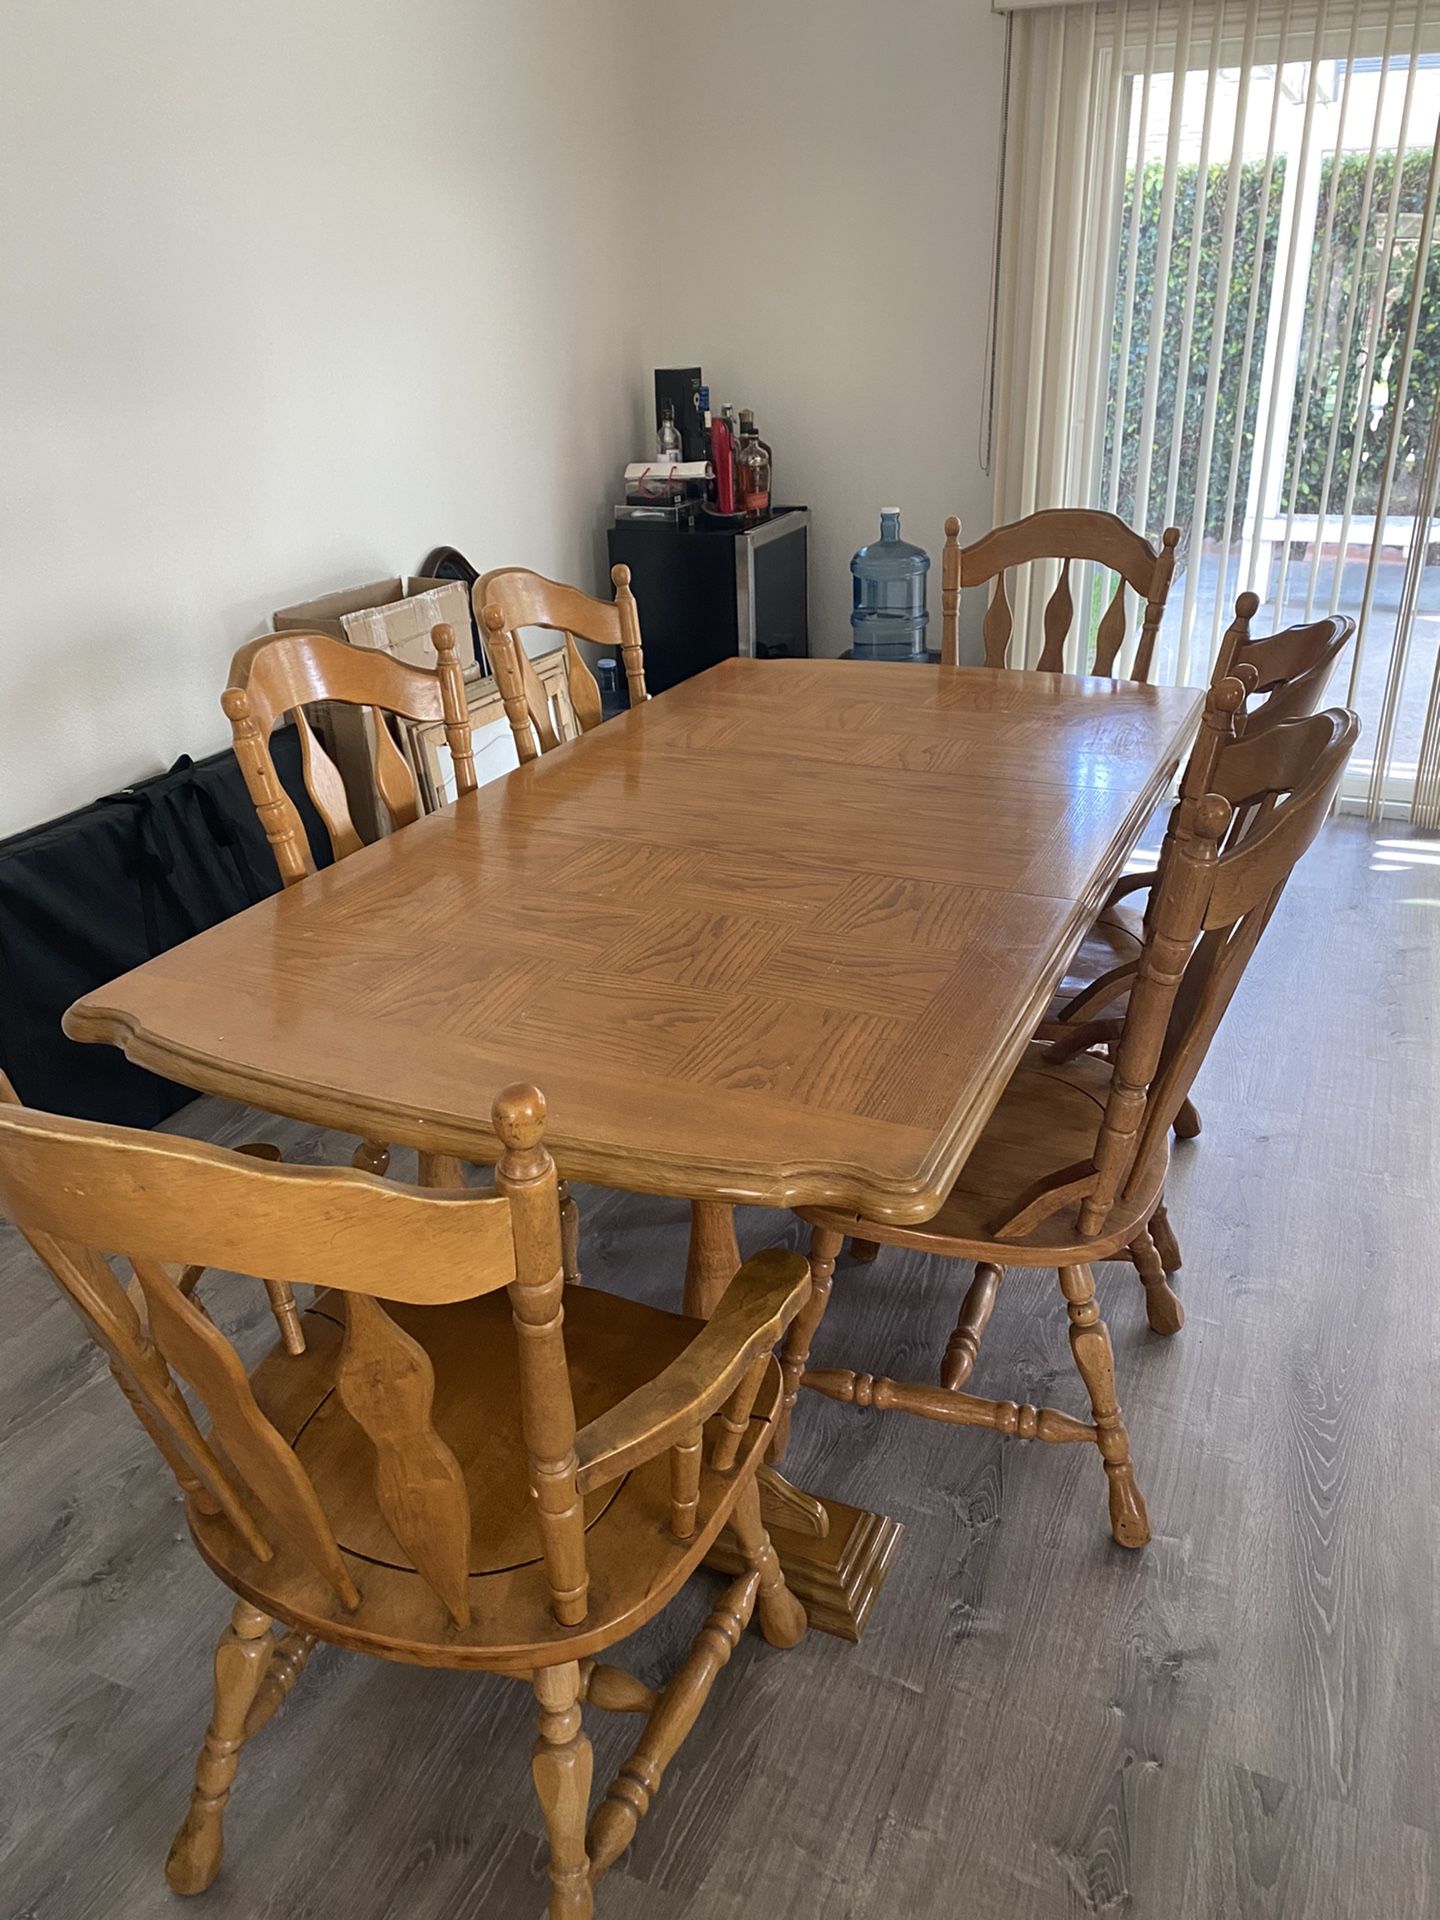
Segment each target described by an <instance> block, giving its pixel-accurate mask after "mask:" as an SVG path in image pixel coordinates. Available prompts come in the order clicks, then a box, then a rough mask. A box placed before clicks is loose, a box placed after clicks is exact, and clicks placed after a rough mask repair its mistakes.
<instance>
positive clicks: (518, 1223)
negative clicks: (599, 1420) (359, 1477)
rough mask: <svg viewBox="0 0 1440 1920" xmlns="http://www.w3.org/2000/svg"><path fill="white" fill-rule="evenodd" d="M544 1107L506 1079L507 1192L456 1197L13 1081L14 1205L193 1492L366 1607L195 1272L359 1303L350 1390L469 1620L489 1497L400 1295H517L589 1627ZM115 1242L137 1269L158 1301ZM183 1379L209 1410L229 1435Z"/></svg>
mask: <svg viewBox="0 0 1440 1920" xmlns="http://www.w3.org/2000/svg"><path fill="white" fill-rule="evenodd" d="M544 1113H545V1106H544V1101H543V1100H542V1098H541V1096H540V1095H539V1093H538V1092H537V1091H536V1090H535V1089H534V1088H533V1087H523V1086H516V1087H510V1088H507V1089H506V1091H505V1092H503V1093H502V1094H501V1095H500V1096H499V1098H498V1099H497V1101H496V1102H495V1109H494V1124H495V1127H496V1130H497V1132H498V1134H499V1137H500V1139H501V1141H502V1142H503V1145H504V1149H505V1151H504V1155H503V1157H502V1158H501V1160H500V1162H499V1166H498V1168H497V1172H496V1187H497V1189H498V1191H497V1192H494V1193H490V1192H457V1193H436V1192H431V1191H428V1190H423V1189H421V1188H418V1187H408V1186H402V1185H401V1184H399V1183H398V1182H395V1181H391V1180H378V1179H376V1178H374V1177H373V1176H371V1175H369V1174H365V1173H357V1172H354V1171H352V1170H350V1169H348V1168H344V1169H342V1168H328V1167H326V1168H315V1167H283V1166H276V1165H273V1164H268V1163H266V1162H263V1161H260V1160H256V1159H252V1158H248V1157H246V1156H244V1155H242V1154H237V1153H230V1152H227V1151H225V1150H224V1149H222V1148H219V1147H212V1146H205V1145H201V1144H197V1143H195V1142H191V1141H187V1140H180V1139H165V1138H160V1137H157V1136H154V1135H150V1134H145V1133H138V1132H133V1131H131V1130H130V1129H128V1128H122V1127H111V1126H100V1125H96V1124H93V1123H91V1122H88V1121H79V1120H70V1119H61V1118H58V1117H55V1116H52V1115H49V1114H43V1113H36V1112H32V1111H30V1110H28V1109H26V1108H24V1107H21V1106H19V1105H18V1104H17V1103H16V1102H15V1096H14V1093H13V1090H12V1089H11V1088H10V1086H9V1084H8V1082H6V1081H5V1080H4V1077H3V1075H0V1211H3V1212H4V1213H5V1214H6V1215H8V1216H9V1218H10V1219H12V1220H13V1221H14V1222H15V1224H16V1225H17V1226H18V1227H19V1229H20V1231H21V1232H22V1233H23V1234H24V1235H25V1237H26V1238H27V1239H28V1240H29V1242H30V1244H31V1245H32V1247H34V1249H35V1251H36V1252H37V1253H38V1254H39V1255H40V1257H41V1259H42V1260H44V1262H45V1263H46V1265H47V1266H48V1267H49V1268H50V1271H51V1273H52V1274H53V1275H54V1277H55V1279H56V1281H57V1282H58V1283H59V1285H60V1287H61V1289H62V1290H63V1292H64V1293H65V1294H66V1296H67V1297H68V1298H69V1300H70V1301H71V1303H72V1304H73V1305H74V1306H75V1307H76V1308H77V1309H78V1311H79V1312H80V1314H81V1317H82V1318H83V1319H84V1320H85V1322H86V1324H87V1326H88V1327H89V1329H90V1332H91V1333H92V1335H93V1336H94V1338H95V1339H96V1340H97V1342H98V1343H99V1344H100V1346H101V1347H102V1348H103V1349H104V1351H105V1352H106V1354H107V1355H108V1357H109V1360H110V1364H111V1368H112V1371H113V1372H114V1374H115V1376H116V1379H117V1380H118V1381H119V1383H120V1385H121V1387H122V1389H123V1390H124V1392H125V1395H126V1397H127V1399H128V1400H129V1401H130V1403H131V1405H132V1407H133V1408H134V1410H135V1412H136V1413H137V1415H138V1416H139V1418H140V1420H141V1422H142V1423H143V1424H144V1426H145V1427H146V1429H147V1431H148V1432H149V1433H150V1435H151V1437H152V1438H153V1439H154V1441H155V1443H156V1445H157V1446H158V1448H159V1449H160V1451H161V1453H162V1454H163V1455H164V1457H165V1459H166V1460H167V1461H168V1463H169V1465H170V1467H171V1468H172V1470H173V1471H174V1473H175V1475H176V1477H177V1479H178V1480H179V1482H180V1484H181V1486H182V1488H183V1489H184V1491H185V1492H186V1494H187V1495H188V1497H189V1498H190V1499H191V1500H192V1501H194V1502H196V1503H197V1505H198V1507H199V1509H200V1510H201V1511H202V1512H205V1513H209V1514H212V1515H215V1514H223V1515H224V1516H225V1518H226V1519H227V1520H228V1521H229V1522H230V1524H231V1525H232V1527H233V1528H234V1529H235V1532H236V1534H237V1535H238V1536H239V1538H240V1540H241V1541H242V1542H243V1544H244V1545H245V1547H246V1548H248V1550H249V1551H250V1552H251V1553H252V1554H254V1555H255V1556H256V1557H257V1558H259V1559H260V1560H262V1561H268V1560H270V1559H272V1558H273V1557H274V1555H275V1553H276V1552H277V1551H280V1550H285V1551H288V1552H293V1553H295V1554H298V1555H300V1556H301V1558H302V1559H303V1560H304V1561H305V1562H306V1564H307V1565H308V1566H309V1567H310V1568H312V1569H313V1570H314V1572H315V1573H316V1574H318V1575H319V1576H320V1577H321V1579H323V1580H324V1581H325V1582H326V1583H327V1585H328V1586H329V1588H330V1590H331V1592H332V1593H333V1594H334V1596H335V1600H336V1602H337V1603H338V1605H339V1607H340V1608H341V1609H342V1610H345V1611H350V1610H353V1609H354V1608H355V1607H356V1606H357V1605H358V1604H359V1600H360V1590H359V1587H358V1586H357V1581H361V1580H362V1579H363V1566H362V1564H361V1563H360V1562H359V1561H358V1560H357V1559H355V1558H353V1557H351V1558H349V1559H347V1558H346V1556H345V1555H344V1554H342V1551H341V1549H340V1546H339V1544H338V1539H337V1533H336V1517H335V1516H332V1515H331V1514H329V1513H327V1511H326V1509H325V1507H324V1505H323V1503H322V1501H321V1498H320V1495H319V1493H318V1492H317V1489H316V1485H315V1482H314V1481H313V1480H312V1479H311V1477H310V1475H309V1474H308V1473H307V1471H306V1469H305V1467H304V1466H303V1465H302V1463H301V1461H300V1459H299V1458H298V1457H297V1454H296V1452H295V1450H294V1448H293V1447H292V1446H291V1445H290V1444H288V1443H287V1441H286V1440H285V1439H284V1438H283V1437H282V1435H281V1434H280V1432H279V1431H278V1430H277V1428H276V1427H275V1426H274V1425H273V1424H272V1423H271V1421H270V1420H269V1419H268V1418H267V1417H266V1415H265V1413H264V1412H262V1410H261V1408H260V1406H259V1404H258V1402H257V1400H256V1398H255V1395H254V1393H253V1392H252V1391H251V1387H250V1382H249V1380H248V1378H247V1375H246V1371H245V1368H244V1366H243V1365H242V1363H241V1361H240V1358H239V1356H238V1355H237V1353H236V1352H235V1349H234V1348H233V1347H232V1346H231V1344H230V1342H229V1341H228V1340H227V1339H226V1337H225V1335H224V1334H223V1333H222V1332H221V1331H220V1329H219V1328H218V1327H217V1326H216V1325H215V1323H214V1322H213V1321H212V1320H210V1319H209V1317H208V1316H207V1315H206V1314H205V1313H204V1312H203V1310H202V1309H201V1307H200V1306H199V1304H198V1303H197V1302H196V1301H194V1300H192V1299H191V1298H189V1297H188V1290H187V1286H186V1285H185V1282H187V1281H191V1280H193V1277H194V1274H195V1270H196V1269H198V1268H201V1267H208V1266H215V1267H220V1268H224V1269H228V1270H231V1271H234V1272H238V1273H242V1274H250V1275H253V1276H254V1277H256V1278H261V1279H270V1280H288V1281H290V1282H291V1283H296V1282H301V1283H304V1284H306V1285H309V1286H315V1287H333V1288H338V1289H340V1290H341V1291H342V1292H343V1293H344V1294H345V1295H346V1314H345V1320H346V1330H345V1336H344V1342H343V1345H342V1347H341V1349H340V1353H339V1358H338V1361H337V1365H336V1373H335V1390H336V1392H337V1394H338V1396H339V1399H340V1401H341V1402H342V1404H343V1405H344V1407H345V1409H346V1411H347V1412H348V1413H349V1414H350V1416H351V1417H352V1419H354V1421H355V1422H356V1423H357V1425H358V1426H359V1427H361V1428H362V1429H363V1430H364V1432H365V1433H366V1434H367V1435H368V1437H369V1439H370V1441H371V1442H372V1444H373V1446H374V1450H375V1461H376V1467H375V1481H374V1498H375V1503H376V1506H377V1508H378V1510H379V1513H380V1515H381V1517H382V1518H383V1519H384V1521H385V1524H386V1525H387V1526H388V1527H389V1529H390V1531H391V1533H393V1534H394V1536H395V1538H396V1539H397V1540H398V1541H399V1542H400V1544H401V1545H402V1546H403V1547H404V1548H405V1550H406V1552H407V1553H408V1554H409V1556H410V1558H411V1560H412V1562H413V1564H414V1566H415V1569H416V1571H417V1573H418V1574H419V1575H420V1577H421V1578H422V1579H423V1580H424V1581H425V1583H426V1584H427V1585H428V1586H429V1588H430V1589H431V1591H432V1592H433V1593H435V1594H436V1595H437V1596H438V1597H439V1599H440V1601H441V1602H442V1603H443V1605H444V1606H445V1607H446V1609H447V1610H448V1612H449V1614H450V1616H451V1618H452V1619H453V1620H454V1622H455V1624H456V1625H457V1626H458V1627H464V1626H465V1625H466V1624H467V1623H468V1621H469V1619H470V1602H469V1597H468V1595H469V1575H470V1565H471V1551H470V1549H471V1523H470V1496H469V1494H468V1493H467V1490H466V1484H465V1478H464V1474H463V1473H462V1471H461V1468H460V1465H459V1463H458V1462H457V1460H456V1459H455V1456H454V1454H453V1453H452V1452H451V1450H450V1448H449V1447H448V1445H447V1444H446V1442H445V1440H444V1439H443V1438H442V1437H441V1436H440V1434H439V1433H437V1432H436V1430H435V1427H434V1425H433V1423H432V1420H431V1399H432V1394H433V1389H434V1375H433V1370H432V1368H431V1364H430V1360H429V1357H428V1356H427V1354H426V1352H425V1350H424V1348H423V1347H422V1346H420V1344H419V1343H418V1342H417V1341H416V1340H414V1339H413V1338H412V1337H411V1336H410V1334H408V1333H407V1332H405V1331H404V1330H403V1329H402V1328H401V1327H400V1326H399V1325H398V1324H397V1322H396V1320H395V1319H394V1318H393V1317H392V1315H391V1313H390V1311H389V1310H388V1309H387V1305H386V1304H385V1303H386V1302H398V1303H402V1304H405V1305H420V1306H437V1305H441V1304H444V1303H448V1302H453V1301H458V1300H466V1299H472V1298H475V1297H476V1296H478V1295H481V1294H486V1293H493V1292H494V1291H496V1290H497V1289H498V1288H500V1287H508V1288H509V1292H510V1304H511V1309H512V1313H513V1317H514V1322H515V1329H516V1343H517V1348H518V1366H519V1370H520V1400H521V1413H520V1420H521V1428H522V1440H523V1447H524V1454H525V1459H526V1463H527V1471H528V1477H529V1495H530V1497H531V1500H532V1503H533V1506H534V1510H535V1512H536V1517H537V1520H538V1525H539V1532H540V1539H541V1548H542V1552H543V1558H544V1563H545V1568H546V1573H547V1576H548V1580H549V1585H550V1590H551V1599H552V1606H553V1610H554V1612H555V1616H556V1618H557V1619H558V1620H559V1621H560V1622H561V1623H562V1624H565V1625H575V1624H577V1623H578V1622H579V1621H581V1620H583V1619H584V1617H585V1613H586V1607H587V1600H586V1591H587V1573H586V1557H585V1534H584V1526H585V1521H584V1512H583V1505H582V1502H581V1499H580V1495H579V1492H578V1491H577V1479H576V1476H577V1471H578V1463H577V1460H576V1454H575V1409H574V1403H573V1400H572V1397H571V1389H570V1381H569V1375H568V1372H567V1369H566V1360H565V1339H564V1328H563V1322H564V1314H563V1309H562V1292H563V1280H562V1275H561V1258H560V1213H559V1203H558V1199H557V1194H556V1177H555V1167H554V1163H553V1162H552V1160H551V1158H550V1155H549V1153H548V1152H547V1151H546V1150H545V1147H544V1145H543V1141H542V1131H543V1122H544ZM107 1255H110V1256H113V1255H120V1256H123V1257H124V1259H125V1260H126V1261H127V1262H128V1263H129V1266H130V1268H131V1269H132V1271H133V1273H134V1276H135V1282H136V1287H137V1289H138V1293H137V1295H136V1297H135V1298H132V1293H131V1292H128V1291H127V1289H126V1288H125V1287H123V1286H122V1285H121V1284H120V1282H119V1280H118V1279H117V1278H116V1275H115V1272H114V1270H113V1269H112V1267H111V1265H110V1263H109V1260H108V1259H107V1258H106V1256H107ZM136 1298H138V1300H139V1302H140V1303H141V1305H142V1306H143V1313H142V1312H140V1311H137V1305H136ZM179 1381H183V1382H184V1383H185V1384H186V1385H187V1386H188V1387H190V1388H191V1389H192V1391H193V1392H194V1394H195V1395H196V1396H197V1397H198V1399H199V1401H200V1402H201V1403H202V1404H203V1407H204V1409H205V1411H206V1412H207V1413H208V1415H209V1418H210V1431H209V1433H208V1434H207V1433H205V1432H204V1431H202V1428H201V1425H200V1423H199V1421H198V1420H197V1419H196V1418H195V1416H194V1415H193V1414H192V1413H191V1411H190V1408H189V1405H188V1404H187V1401H186V1399H185V1397H184V1395H183V1394H182V1393H181V1391H180V1387H179V1384H178V1382H179Z"/></svg>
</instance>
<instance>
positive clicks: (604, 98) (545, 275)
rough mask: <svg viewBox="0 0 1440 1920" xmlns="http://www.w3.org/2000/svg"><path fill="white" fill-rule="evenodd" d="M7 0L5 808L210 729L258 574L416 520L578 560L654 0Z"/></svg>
mask: <svg viewBox="0 0 1440 1920" xmlns="http://www.w3.org/2000/svg"><path fill="white" fill-rule="evenodd" d="M0 12H3V25H0V196H3V197H0V263H3V266H0V271H3V275H4V283H5V285H4V296H3V299H0V449H3V451H0V833H3V832H6V831H9V830H12V829H14V828H17V827H20V826H23V825H27V824H29V823H31V822H33V821H36V820H40V819H44V818H46V817H48V816H49V815H51V814H54V813H56V812H58V811H59V810H61V809H63V808H66V807H69V806H74V805H78V804H82V803H83V802H85V801H87V800H89V799H91V798H93V797H94V796H95V795H96V794H97V793H100V792H103V791H105V790H106V789H107V788H109V787H112V786H116V785H119V784H122V783H125V782H128V781H130V780H132V779H134V778H136V777H137V776H139V775H142V774H145V773H148V772H153V771H154V770H156V769H157V768H159V767H161V766H163V765H165V764H166V763H167V762H168V761H169V760H170V759H171V758H172V757H173V756H174V755H175V754H177V753H179V752H182V751H189V752H193V753H197V754H198V753H202V752H205V751H207V750H210V749H213V748H215V747H219V746H221V745H223V744H224V742H225V740H226V739H227V738H228V733H227V730H226V728H225V725H224V721H223V719H222V718H221V716H220V712H219V706H218V692H219V689H220V687H221V685H222V684H223V682H224V677H225V671H226V667H227V665H228V662H229V656H230V653H231V651H232V650H233V648H234V647H235V646H236V645H237V644H238V643H239V642H240V641H242V640H244V639H247V638H249V637H251V636H252V635H254V634H257V633H260V632H263V631H265V630H267V628H268V626H269V617H268V616H269V614H270V611H271V610H272V609H273V608H275V607H277V606H282V605H285V604H286V603H288V602H291V601H294V600H298V599H302V598H307V597H309V596H310V595H312V594H315V593H319V592H323V591H328V590H330V589H332V588H337V587H342V586H347V585H353V584H355V583H356V582H358V581H361V580H366V579H373V578H376V577H383V576H385V575H388V574H393V573H402V572H413V571H415V569H416V568H417V566H418V564H419V562H420V561H421V559H422V558H423V556H424V553H425V551H426V549H427V548H428V547H429V546H430V545H431V544H432V543H435V542H439V541H449V542H452V543H454V544H455V545H458V546H460V547H462V548H463V549H464V550H465V551H466V552H467V553H469V554H470V556H471V558H472V559H474V560H475V562H476V563H477V564H478V565H480V566H482V567H483V566H487V565H495V564H498V563H501V562H504V561H508V560H523V561H525V562H527V563H529V564H532V565H534V566H537V567H539V568H541V569H544V570H546V571H553V572H555V573H558V574H560V575H562V576H566V577H570V578H579V579H592V580H593V579H595V578H596V577H597V569H598V566H599V563H600V560H601V558H602V557H603V547H602V533H603V527H604V525H605V520H606V511H607V508H608V505H609V503H610V501H611V500H612V499H613V497H614V495H613V484H614V483H613V475H614V472H615V470H616V466H617V464H618V462H619V461H620V460H621V459H622V458H624V457H625V456H626V455H627V454H628V453H629V451H630V449H631V447H632V445H633V444H634V442H635V438H636V434H637V432H638V431H639V429H640V426H641V412H642V401H643V397H644V392H645V388H646V385H647V384H648V375H647V374H646V368H647V367H648V365H649V364H651V363H652V362H651V356H650V354H649V342H648V340H647V339H646V337H645V333H644V328H645V326H646V324H647V322H646V315H645V311H644V307H643V303H642V301H641V299H640V297H639V289H640V287H641V284H642V281H643V279H644V277H645V273H646V260H647V254H646V249H647V248H648V246H649V244H650V231H649V229H650V219H649V205H650V201H649V196H650V193H651V188H650V184H649V183H650V172H649V160H650V155H649V154H648V153H647V149H646V142H645V141H644V140H643V139H642V138H638V137H637V130H638V129H639V128H640V127H642V126H643V125H644V124H646V122H647V120H648V117H649V113H650V100H651V78H650V74H649V70H648V61H649V48H650V39H649V22H648V14H647V10H646V7H645V5H644V4H643V0H603V4H596V3H595V0H236V4H233V5H223V6H222V5H220V4H212V0H126V4H124V5H110V4H105V3H104V0H6V4H5V6H4V8H3V10H0Z"/></svg>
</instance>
